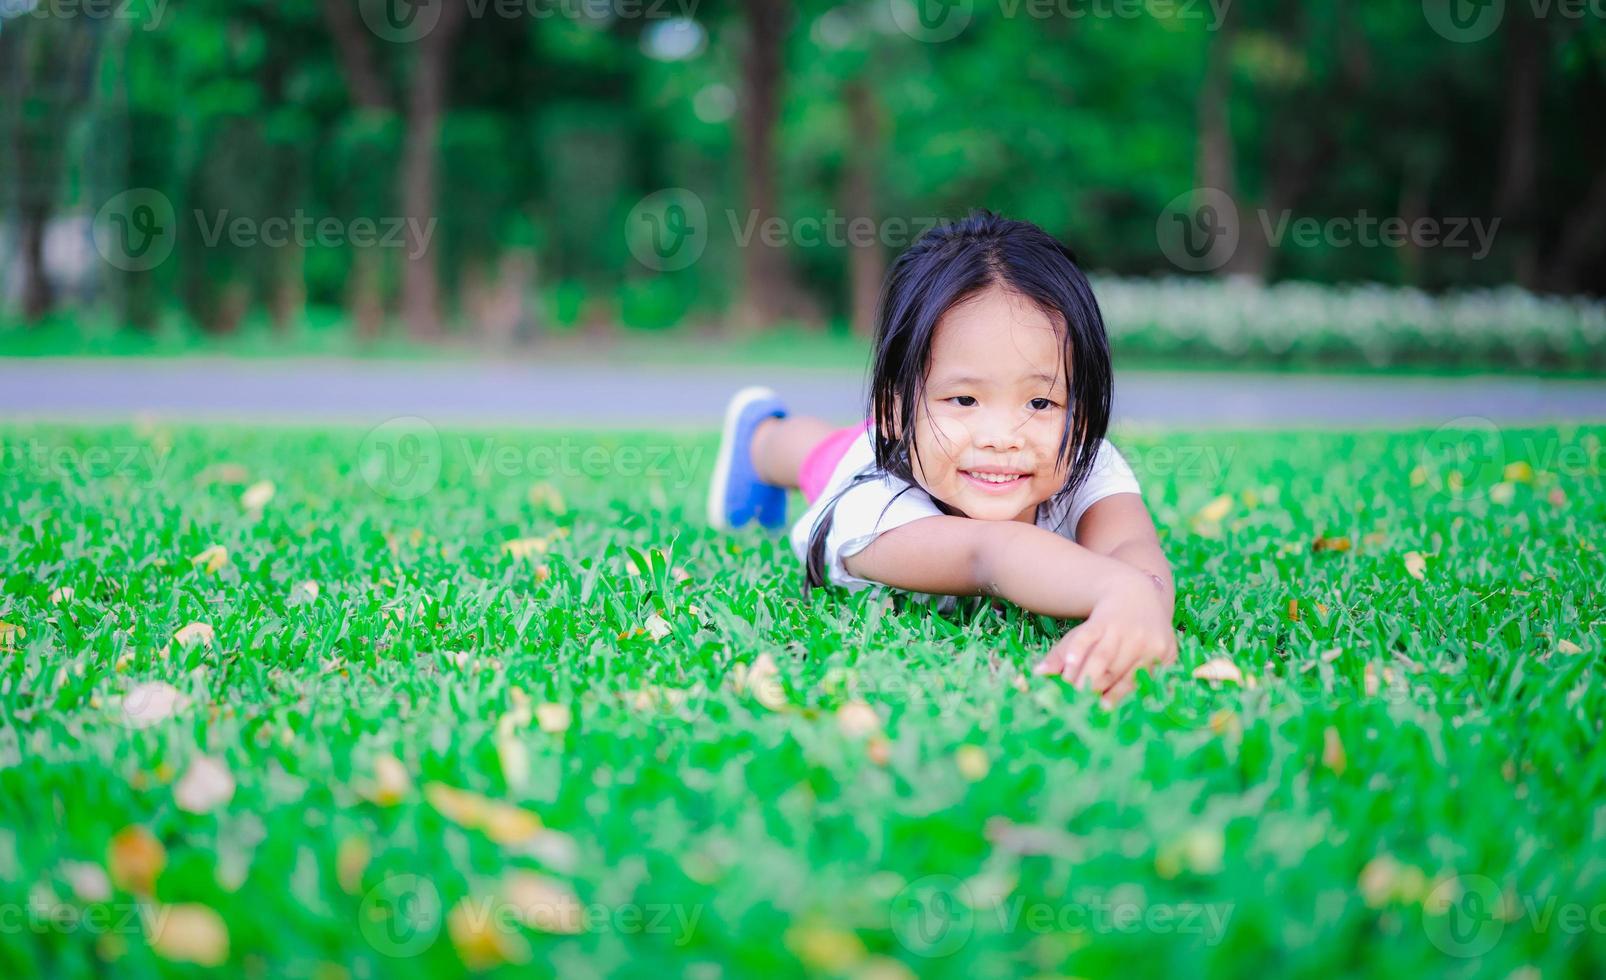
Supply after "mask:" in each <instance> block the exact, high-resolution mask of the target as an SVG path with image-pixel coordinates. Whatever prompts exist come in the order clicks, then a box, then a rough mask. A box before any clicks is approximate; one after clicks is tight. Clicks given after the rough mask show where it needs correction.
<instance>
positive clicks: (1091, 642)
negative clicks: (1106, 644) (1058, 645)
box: [1060, 626, 1102, 687]
mask: <svg viewBox="0 0 1606 980" xmlns="http://www.w3.org/2000/svg"><path fill="white" fill-rule="evenodd" d="M1065 638H1066V639H1067V640H1069V641H1070V642H1069V643H1068V644H1067V645H1066V650H1065V669H1064V670H1063V671H1061V674H1060V676H1062V677H1064V678H1065V681H1066V683H1068V684H1070V685H1071V686H1073V687H1074V686H1076V685H1077V684H1080V683H1081V682H1082V678H1083V677H1086V676H1087V672H1088V670H1089V669H1090V668H1091V667H1093V666H1095V661H1098V659H1099V657H1101V656H1102V653H1101V652H1100V644H1099V640H1100V639H1101V637H1100V635H1099V634H1097V633H1095V632H1093V631H1092V630H1090V629H1088V628H1087V627H1086V626H1078V627H1077V628H1076V629H1074V630H1071V632H1070V633H1068V634H1066V637H1065ZM1100 669H1102V667H1100Z"/></svg>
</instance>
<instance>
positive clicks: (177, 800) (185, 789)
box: [173, 755, 234, 813]
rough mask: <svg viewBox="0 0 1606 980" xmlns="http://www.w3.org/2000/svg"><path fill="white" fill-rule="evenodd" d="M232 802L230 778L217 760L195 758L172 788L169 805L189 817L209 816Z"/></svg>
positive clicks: (231, 778)
mask: <svg viewBox="0 0 1606 980" xmlns="http://www.w3.org/2000/svg"><path fill="white" fill-rule="evenodd" d="M232 799H234V774H233V773H231V772H229V767H228V766H226V765H224V763H223V761H222V760H220V759H214V758H213V757H211V756H208V755H203V756H197V757H196V758H195V759H193V760H191V762H190V764H189V765H188V766H187V767H185V769H184V775H182V776H180V777H179V780H178V782H177V783H175V784H174V785H173V803H174V804H175V805H177V806H178V808H179V809H180V810H185V811H187V812H189V813H210V812H211V811H213V810H216V809H217V808H218V807H220V806H223V805H224V804H225V803H227V802H229V801H230V800H232Z"/></svg>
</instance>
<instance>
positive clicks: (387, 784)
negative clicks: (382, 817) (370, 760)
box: [357, 755, 413, 806]
mask: <svg viewBox="0 0 1606 980" xmlns="http://www.w3.org/2000/svg"><path fill="white" fill-rule="evenodd" d="M412 791H413V777H412V776H410V775H408V774H407V767H406V766H404V765H402V761H401V760H400V759H398V758H396V757H395V756H393V755H382V756H379V757H378V758H376V759H375V760H374V778H373V781H372V782H368V783H362V784H359V785H358V787H357V793H358V795H360V796H361V797H362V798H363V799H365V800H367V801H368V802H370V803H373V804H376V805H378V806H395V805H396V804H397V803H400V802H401V801H402V800H403V799H405V798H406V797H407V796H408V794H410V793H411V792H412Z"/></svg>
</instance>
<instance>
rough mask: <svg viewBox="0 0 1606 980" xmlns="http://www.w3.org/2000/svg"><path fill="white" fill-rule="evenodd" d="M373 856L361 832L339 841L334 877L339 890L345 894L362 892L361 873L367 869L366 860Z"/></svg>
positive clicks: (366, 839) (371, 849)
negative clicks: (338, 883)
mask: <svg viewBox="0 0 1606 980" xmlns="http://www.w3.org/2000/svg"><path fill="white" fill-rule="evenodd" d="M373 856H374V852H373V848H371V847H369V846H368V838H366V837H364V836H362V835H361V834H353V835H351V836H350V837H347V838H345V839H344V840H342V841H341V842H340V847H339V849H338V850H336V851H335V878H336V880H338V881H339V882H340V890H341V891H343V892H345V893H346V894H347V895H357V894H360V893H361V892H362V874H363V872H364V871H367V870H368V862H369V861H370V860H371V859H372V858H373Z"/></svg>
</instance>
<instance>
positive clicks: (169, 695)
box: [122, 681, 190, 728]
mask: <svg viewBox="0 0 1606 980" xmlns="http://www.w3.org/2000/svg"><path fill="white" fill-rule="evenodd" d="M188 707H190V697H186V696H185V694H183V692H181V691H180V689H178V688H173V686H172V684H169V683H167V681H145V683H140V684H135V686H132V688H128V692H127V694H124V696H122V720H124V723H125V725H128V728H149V726H153V725H159V723H162V721H165V720H167V718H172V717H173V715H177V713H178V712H181V710H185V708H188Z"/></svg>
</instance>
